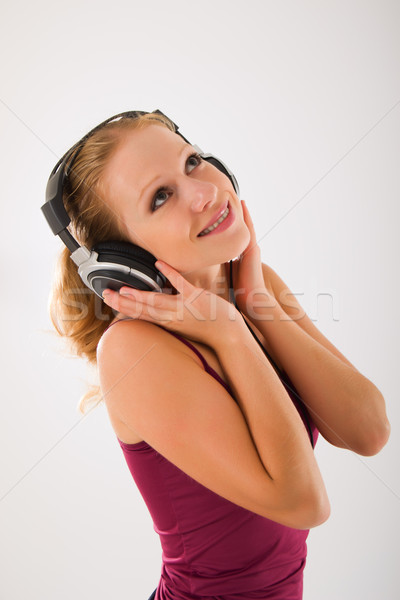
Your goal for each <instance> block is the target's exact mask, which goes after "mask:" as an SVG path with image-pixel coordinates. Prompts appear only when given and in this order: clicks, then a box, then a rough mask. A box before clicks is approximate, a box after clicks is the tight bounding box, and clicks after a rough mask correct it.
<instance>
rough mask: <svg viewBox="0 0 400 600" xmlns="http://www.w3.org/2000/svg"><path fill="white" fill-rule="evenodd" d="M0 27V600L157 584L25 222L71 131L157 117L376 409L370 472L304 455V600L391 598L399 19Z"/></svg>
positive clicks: (96, 13)
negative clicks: (317, 488) (319, 499)
mask: <svg viewBox="0 0 400 600" xmlns="http://www.w3.org/2000/svg"><path fill="white" fill-rule="evenodd" d="M2 13H3V14H2V18H1V20H0V22H1V25H0V49H1V56H2V66H1V91H0V122H1V163H0V164H1V192H2V197H1V219H0V226H1V236H0V243H1V290H2V293H1V317H2V321H1V330H2V340H3V341H2V344H1V351H2V354H3V356H2V360H1V366H2V378H1V382H2V393H1V419H0V457H1V458H0V460H1V482H0V527H1V536H0V540H1V541H0V552H1V555H0V564H1V565H2V576H1V580H0V597H1V598H2V599H6V600H15V599H21V600H22V599H25V598H29V599H40V600H54V599H55V598H57V600H64V599H65V600H70V599H71V598H96V599H97V600H105V599H109V598H115V597H117V596H118V595H121V596H123V597H124V598H132V599H136V598H137V599H139V598H147V596H148V595H149V594H150V592H151V591H152V590H153V589H154V587H155V586H156V584H157V581H158V578H159V574H160V561H161V552H160V547H159V542H158V538H157V537H156V534H155V532H154V531H153V529H152V523H151V521H150V518H149V516H148V515H147V511H146V508H145V505H144V503H143V501H142V499H141V497H140V496H139V494H138V492H137V491H136V488H135V486H134V483H133V481H132V480H131V476H130V474H129V472H128V468H127V466H126V464H125V462H124V459H123V455H122V453H121V450H120V448H119V446H118V444H117V442H116V439H115V436H114V433H113V431H112V429H111V426H110V424H109V422H108V419H107V415H106V411H105V409H104V408H103V407H99V408H97V409H95V410H92V411H91V412H90V413H89V414H88V415H87V416H86V417H85V418H82V416H81V415H80V414H79V413H78V412H77V403H78V400H79V397H80V396H81V395H82V394H83V392H84V391H85V389H86V385H87V382H88V381H91V380H93V374H92V373H91V372H90V371H88V369H87V368H86V366H85V364H84V362H83V361H81V360H79V359H74V358H68V357H67V356H66V354H65V351H64V350H63V346H62V344H60V342H59V341H58V340H57V338H56V336H55V335H54V334H53V333H52V329H51V324H50V321H49V317H48V315H47V306H46V305H47V298H48V294H49V289H50V285H51V279H52V273H53V268H54V262H55V257H56V254H57V252H58V251H59V250H60V249H61V242H60V241H59V240H58V239H56V238H54V237H53V236H52V234H51V232H50V230H49V229H48V226H47V224H46V223H45V221H44V219H43V217H42V215H41V213H40V210H39V207H40V206H41V204H42V203H43V201H44V189H45V185H46V182H47V178H48V175H49V173H50V170H51V169H52V167H53V166H54V164H55V162H56V160H57V159H58V158H59V157H60V156H61V155H62V154H63V153H64V151H65V150H66V149H67V148H69V147H70V145H72V144H73V143H74V142H75V141H77V140H78V139H79V138H80V137H81V136H82V135H83V134H84V133H85V132H86V131H87V130H89V129H90V128H91V127H93V126H94V125H96V124H97V123H98V122H100V121H101V120H103V119H105V118H107V117H109V116H110V115H112V114H114V113H117V112H120V111H123V110H130V109H141V110H153V109H155V108H159V109H161V110H162V111H163V112H165V113H166V114H167V115H168V116H170V117H171V118H172V119H173V120H175V121H176V122H177V123H178V124H179V125H180V128H181V131H182V133H183V134H184V135H185V136H186V137H188V139H189V140H190V141H191V142H192V143H197V144H198V145H199V146H200V147H201V148H202V149H203V150H205V151H212V152H214V153H215V154H216V155H217V156H220V157H221V158H222V159H223V160H224V161H225V162H226V163H227V164H228V165H229V166H230V167H231V169H232V170H233V171H234V172H235V174H236V176H237V178H238V181H239V184H240V187H241V196H242V198H244V199H245V200H247V203H248V206H249V209H250V211H251V214H252V216H253V220H254V223H255V226H256V232H257V237H258V239H259V243H260V247H261V251H262V259H263V261H264V262H266V263H267V264H270V265H271V266H272V267H273V268H274V269H275V270H276V271H277V272H278V274H279V275H280V276H281V277H282V278H283V280H284V281H285V282H286V283H287V284H288V286H289V287H290V288H291V290H292V291H293V292H294V293H296V294H297V297H298V299H299V301H300V302H301V304H302V305H303V307H304V308H305V310H306V311H307V313H308V315H309V316H310V318H312V319H313V320H314V322H315V324H316V326H317V327H318V328H319V329H320V330H321V331H322V332H323V333H324V334H325V335H326V336H327V337H328V338H329V339H330V340H331V341H332V342H333V343H334V344H335V345H336V346H337V347H338V348H339V349H340V350H341V351H342V352H343V353H344V355H345V356H347V357H348V358H349V360H350V361H351V362H353V364H354V365H355V366H356V367H357V368H358V369H359V370H360V371H361V372H362V373H363V374H364V375H366V376H367V377H368V378H369V379H371V380H372V381H373V382H374V383H375V384H376V385H377V386H378V387H379V389H380V390H381V391H382V393H383V394H384V396H385V398H386V401H387V406H388V415H389V418H390V420H391V423H392V436H391V440H390V442H389V443H388V445H387V446H386V447H385V448H384V450H383V451H382V452H381V453H380V454H379V455H377V456H376V457H371V458H363V457H360V456H357V455H355V454H351V453H349V452H347V451H344V450H339V449H336V448H334V447H333V446H330V445H329V444H327V443H326V442H325V441H324V440H323V439H320V441H319V442H318V447H317V450H316V453H317V456H318V461H319V464H320V467H321V471H322V474H323V477H324V479H325V482H326V485H327V489H328V493H329V496H330V499H331V504H332V516H331V517H330V519H329V521H328V522H327V523H325V524H324V525H322V526H321V527H319V528H317V529H314V530H312V531H311V533H310V536H309V542H308V546H309V557H308V564H307V567H306V571H305V593H304V597H305V599H307V600H319V599H320V598H324V600H337V599H339V598H340V600H354V599H355V598H363V600H367V599H375V598H377V597H380V598H384V599H386V600H391V599H393V600H394V599H395V598H398V597H399V593H400V591H399V585H398V573H397V571H398V558H399V557H398V543H397V541H398V536H399V533H400V531H399V506H400V505H399V495H400V482H399V470H398V456H399V450H400V449H399V441H398V426H399V409H398V399H397V393H396V377H397V372H398V356H399V353H398V344H397V340H398V337H399V316H398V315H399V312H398V299H399V285H398V279H397V278H398V264H397V263H398V256H399V246H398V224H399V203H398V201H399V166H398V158H399V139H400V136H399V133H400V132H399V126H400V81H399V73H400V70H399V66H400V64H399V63H400V60H399V59H400V55H399V54H400V53H399V34H398V32H399V21H400V19H399V17H400V9H399V4H398V3H397V2H394V1H393V2H391V1H388V0H384V1H382V0H380V1H369V2H366V1H363V2H361V1H359V2H357V1H354V0H351V1H350V2H349V1H346V2H345V1H343V0H341V1H336V2H332V1H324V2H321V1H304V0H303V1H296V2H295V1H292V2H268V1H264V2H261V1H256V0H248V1H247V2H231V1H228V0H223V1H221V0H219V1H218V0H213V1H209V0H206V1H203V2H201V3H200V2H197V3H191V2H187V0H186V1H183V0H182V1H180V0H175V1H170V2H163V1H160V0H156V1H153V2H151V3H149V4H146V6H145V5H144V3H138V2H135V1H133V2H132V1H129V2H128V1H126V2H124V1H119V0H116V1H115V2H113V3H111V4H110V3H108V2H107V3H106V2H104V1H100V2H99V1H96V2H94V1H90V2H84V3H82V2H81V1H80V2H78V1H77V0H71V1H69V2H68V3H63V4H61V3H54V2H49V1H43V0H38V1H36V2H34V3H31V4H30V3H28V2H18V1H16V2H14V3H13V4H12V5H11V3H7V6H6V4H5V3H3V6H2ZM396 167H397V168H396ZM321 393H322V394H323V390H321Z"/></svg>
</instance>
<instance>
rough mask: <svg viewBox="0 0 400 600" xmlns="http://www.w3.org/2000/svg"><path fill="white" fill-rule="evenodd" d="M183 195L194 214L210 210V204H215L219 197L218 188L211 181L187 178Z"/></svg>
mask: <svg viewBox="0 0 400 600" xmlns="http://www.w3.org/2000/svg"><path fill="white" fill-rule="evenodd" d="M182 189H183V193H184V197H186V198H187V199H188V201H189V206H190V208H191V209H192V210H193V211H194V212H203V210H204V209H206V210H208V205H209V204H211V205H212V204H214V203H215V202H216V200H217V196H218V188H217V186H216V185H214V183H212V182H211V181H201V180H200V179H194V178H192V179H191V178H188V177H186V178H185V182H184V187H183V188H182Z"/></svg>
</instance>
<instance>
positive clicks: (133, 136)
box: [103, 125, 191, 197]
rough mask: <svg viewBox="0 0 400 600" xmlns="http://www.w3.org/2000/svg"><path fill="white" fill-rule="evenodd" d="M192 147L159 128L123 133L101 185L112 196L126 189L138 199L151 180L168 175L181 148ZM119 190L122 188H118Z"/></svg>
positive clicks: (162, 127)
mask: <svg viewBox="0 0 400 600" xmlns="http://www.w3.org/2000/svg"><path fill="white" fill-rule="evenodd" d="M185 147H187V148H191V146H190V145H189V144H187V143H186V142H185V140H184V139H182V138H181V137H180V135H178V134H176V133H174V132H173V131H171V130H169V129H167V127H164V126H161V125H148V126H146V127H144V128H143V129H137V130H132V131H127V132H125V133H124V134H123V136H122V138H121V141H120V142H119V144H118V146H117V148H116V150H115V152H114V153H113V155H112V156H111V158H110V160H109V161H108V164H107V166H106V168H105V170H104V173H103V183H104V184H105V186H106V187H107V188H108V191H109V192H110V193H111V195H112V196H113V195H114V193H113V192H116V190H117V189H118V190H119V192H120V191H121V192H122V191H123V188H126V187H127V186H128V187H129V189H130V193H131V194H132V195H134V196H136V197H138V196H139V195H140V193H141V190H142V189H143V188H144V187H145V186H146V185H147V184H148V183H149V181H151V179H153V178H155V177H157V176H158V175H159V176H160V177H161V176H163V175H166V174H167V173H168V170H169V169H170V168H172V167H173V166H174V165H175V167H176V162H177V158H178V156H179V155H180V154H181V152H182V151H183V149H184V148H185ZM121 188H122V189H121Z"/></svg>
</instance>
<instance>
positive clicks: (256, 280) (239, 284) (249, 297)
mask: <svg viewBox="0 0 400 600" xmlns="http://www.w3.org/2000/svg"><path fill="white" fill-rule="evenodd" d="M241 204H242V211H243V218H244V222H245V223H246V225H247V228H248V230H249V232H250V241H249V244H248V246H247V248H246V249H245V250H244V251H243V253H242V254H241V255H240V258H239V259H237V260H235V261H233V262H232V276H233V286H234V290H235V299H236V304H237V306H238V307H239V310H240V311H241V312H242V313H244V314H245V315H246V316H247V317H248V318H253V320H254V315H255V313H254V310H253V307H254V302H255V301H256V303H257V304H258V305H260V304H263V305H264V306H267V305H268V306H269V305H270V304H269V303H270V302H271V300H272V298H271V295H270V294H269V292H268V291H267V289H266V286H265V282H264V276H263V271H262V263H261V252H260V248H259V246H258V244H257V240H256V233H255V230H254V225H253V221H252V220H251V217H250V213H249V211H248V209H247V206H246V204H245V202H244V200H241Z"/></svg>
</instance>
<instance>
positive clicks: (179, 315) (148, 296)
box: [103, 261, 244, 347]
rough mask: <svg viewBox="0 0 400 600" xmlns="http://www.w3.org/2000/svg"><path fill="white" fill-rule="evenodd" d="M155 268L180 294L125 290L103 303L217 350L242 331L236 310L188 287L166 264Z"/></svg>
mask: <svg viewBox="0 0 400 600" xmlns="http://www.w3.org/2000/svg"><path fill="white" fill-rule="evenodd" d="M155 266H156V267H157V269H158V270H159V271H161V273H163V274H164V275H165V277H166V278H167V279H168V280H169V281H170V283H171V284H172V286H173V287H174V288H175V289H176V290H177V291H178V292H179V293H178V294H176V295H173V294H168V293H163V292H146V291H143V290H136V289H133V288H130V287H122V288H121V289H120V290H119V293H118V292H114V291H112V290H105V291H104V293H103V297H104V301H105V302H106V304H108V306H111V307H112V308H113V309H115V310H117V311H118V312H120V313H122V314H124V315H126V316H127V317H132V318H134V319H141V320H144V321H150V322H151V323H156V324H158V325H161V326H162V327H165V328H166V329H169V330H171V331H173V332H176V333H179V334H181V335H184V336H187V337H189V338H191V339H192V340H195V341H198V342H202V343H204V344H208V345H210V346H212V347H215V346H216V344H217V342H218V340H220V339H221V336H226V339H230V338H231V337H232V339H233V336H235V335H236V332H237V331H238V330H240V329H241V328H243V326H244V322H243V319H242V317H241V315H240V314H239V313H238V311H237V310H236V308H235V307H234V306H233V305H232V304H230V303H229V302H227V301H226V300H224V298H221V297H220V296H217V295H216V294H213V293H212V292H210V291H208V290H205V289H203V288H200V287H196V286H194V285H192V284H191V283H189V282H188V281H187V280H186V279H185V278H184V277H183V276H182V275H181V274H180V273H179V272H178V271H176V270H175V269H174V268H173V267H171V266H170V265H168V264H167V263H165V262H162V261H157V262H156V263H155Z"/></svg>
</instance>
